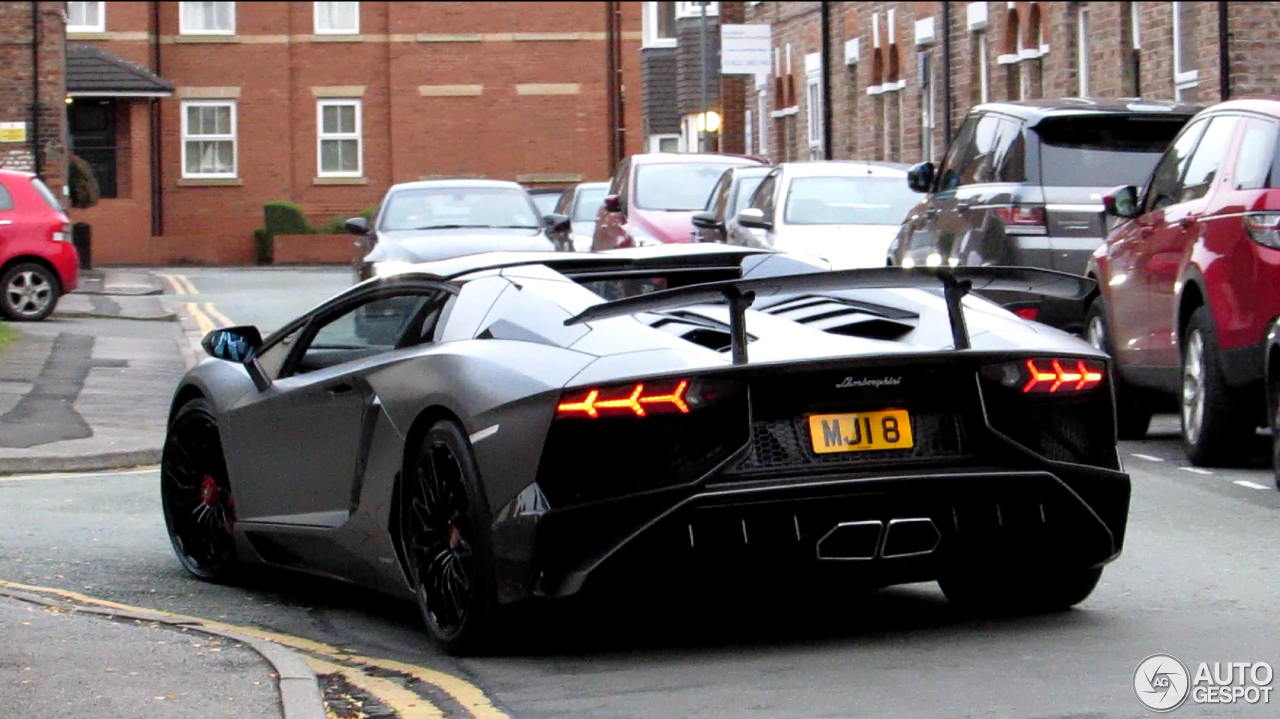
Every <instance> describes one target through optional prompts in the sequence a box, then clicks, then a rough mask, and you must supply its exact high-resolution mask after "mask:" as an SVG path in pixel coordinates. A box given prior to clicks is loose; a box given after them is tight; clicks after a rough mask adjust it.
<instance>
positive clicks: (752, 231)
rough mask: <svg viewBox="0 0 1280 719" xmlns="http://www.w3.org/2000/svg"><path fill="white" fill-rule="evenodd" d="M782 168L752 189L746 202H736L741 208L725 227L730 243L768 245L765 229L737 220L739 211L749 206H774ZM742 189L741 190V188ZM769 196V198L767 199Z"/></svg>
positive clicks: (747, 245) (748, 245)
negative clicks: (749, 225) (775, 192)
mask: <svg viewBox="0 0 1280 719" xmlns="http://www.w3.org/2000/svg"><path fill="white" fill-rule="evenodd" d="M780 172H781V170H773V171H772V172H770V173H769V174H767V175H765V176H764V178H763V179H761V180H760V181H759V182H758V183H757V184H756V187H755V189H753V190H752V191H751V194H750V196H749V197H747V199H746V201H745V202H738V203H735V204H736V205H737V206H738V208H739V209H735V210H734V218H735V219H734V221H733V222H727V223H726V224H725V227H726V228H727V230H728V232H727V234H728V244H730V245H739V246H742V247H767V246H768V245H766V244H765V241H766V239H767V238H766V233H765V231H764V230H761V229H759V228H752V227H743V226H742V225H740V224H738V222H737V219H736V217H737V213H738V212H741V210H742V209H746V208H748V207H755V208H757V209H760V210H763V209H764V206H765V205H769V206H772V204H773V193H774V191H775V190H776V189H777V179H776V177H777V175H778V173H780ZM739 191H741V190H739ZM765 198H768V199H765Z"/></svg>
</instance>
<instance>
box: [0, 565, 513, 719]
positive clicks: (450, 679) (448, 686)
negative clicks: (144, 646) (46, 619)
mask: <svg viewBox="0 0 1280 719" xmlns="http://www.w3.org/2000/svg"><path fill="white" fill-rule="evenodd" d="M0 587H7V588H9V589H13V590H18V591H25V592H33V593H38V594H45V595H53V596H57V597H61V598H63V599H66V600H70V601H72V602H75V603H78V604H87V605H93V606H99V607H106V608H110V609H116V610H122V611H126V612H131V613H138V614H152V615H159V616H162V617H165V618H167V619H173V620H179V621H182V622H183V623H195V624H199V625H203V626H205V627H209V628H211V629H218V630H221V631H226V632H234V633H237V634H243V635H246V636H250V637H253V638H255V639H263V640H266V641H270V642H275V643H277V644H283V645H284V646H287V647H290V648H292V649H295V650H297V651H299V652H301V653H302V654H303V660H304V661H306V662H307V664H309V665H310V666H311V669H312V671H314V672H316V673H317V674H321V675H325V674H340V675H341V676H342V677H343V678H344V679H346V680H347V681H348V682H349V683H351V684H352V685H354V686H356V687H358V688H360V689H363V690H364V691H366V692H368V693H370V694H372V695H374V696H376V697H377V698H378V699H379V700H381V701H382V702H383V703H384V704H386V705H387V706H389V707H391V708H392V709H393V710H395V711H396V713H397V715H398V716H399V717H401V719H437V718H443V717H444V712H443V711H441V709H440V708H439V707H437V706H436V705H434V704H432V703H431V701H429V700H428V699H426V698H423V697H422V696H421V695H419V694H418V693H417V692H415V691H413V690H412V689H410V688H409V687H408V686H407V685H406V684H402V683H401V682H400V681H397V680H396V678H403V679H405V680H408V682H409V683H410V684H411V683H412V682H414V681H417V682H421V683H423V684H426V685H429V686H430V687H433V688H435V689H436V690H439V691H441V692H443V693H444V694H445V695H447V696H448V697H449V698H450V699H451V700H453V702H454V703H456V704H457V705H458V706H460V707H462V709H463V710H464V711H466V713H467V714H468V715H470V716H471V717H472V718H473V719H510V716H509V715H508V714H507V713H506V712H504V711H502V710H501V709H499V708H498V707H496V706H494V704H493V701H492V700H490V699H489V697H488V696H487V695H486V694H485V693H484V691H483V690H482V689H480V688H479V687H477V686H476V685H474V684H472V683H470V682H468V681H466V680H465V679H462V678H460V677H455V676H453V675H452V674H446V673H444V672H441V671H436V670H434V669H427V668H426V667H420V666H417V665H415V664H407V663H405V662H397V661H393V660H390V659H378V658H375V657H366V656H360V655H358V654H352V653H350V652H347V651H344V650H342V649H338V648H337V647H334V646H331V645H328V644H323V643H321V642H316V641H312V640H310V639H304V638H302V637H295V636H291V635H289V634H281V633H279V632H271V631H265V630H262V629H258V628H257V627H245V626H237V625H234V624H226V623H224V622H217V621H212V620H209V619H201V618H198V617H189V616H185V615H182V614H174V613H172V612H165V611H161V610H158V609H147V608H145V607H135V606H130V605H128V604H121V603H119V602H112V601H107V600H105V599H98V598H96V597H90V596H86V595H84V594H81V593H79V592H73V591H69V590H66V589H58V588H55V587H41V586H34V585H30V584H20V583H18V582H9V581H5V580H0ZM370 670H372V671H370ZM393 677H395V678H393Z"/></svg>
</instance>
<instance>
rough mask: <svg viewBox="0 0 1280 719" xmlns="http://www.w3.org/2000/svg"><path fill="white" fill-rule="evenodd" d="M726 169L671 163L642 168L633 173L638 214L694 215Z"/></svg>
mask: <svg viewBox="0 0 1280 719" xmlns="http://www.w3.org/2000/svg"><path fill="white" fill-rule="evenodd" d="M727 169H728V165H725V164H724V163H710V162H708V163H696V162H672V163H666V164H661V165H643V166H641V167H640V169H639V170H638V171H637V172H636V202H635V206H636V207H638V208H639V209H641V210H665V211H667V212H695V211H697V210H701V209H703V208H704V207H706V206H707V198H708V197H710V196H711V190H712V188H714V187H715V186H716V183H717V182H718V181H719V180H720V176H721V175H723V174H724V171H725V170H727Z"/></svg>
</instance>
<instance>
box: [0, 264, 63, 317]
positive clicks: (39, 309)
mask: <svg viewBox="0 0 1280 719" xmlns="http://www.w3.org/2000/svg"><path fill="white" fill-rule="evenodd" d="M61 295H62V285H61V283H60V282H59V281H58V276H57V275H56V274H54V272H53V271H52V270H50V269H49V268H48V267H45V266H44V265H39V264H36V263H34V262H23V263H20V264H17V265H14V266H13V267H10V268H9V270H8V271H7V272H5V273H4V276H3V277H0V316H3V317H4V318H5V319H7V320H9V321H10V322H39V321H40V320H42V319H44V318H46V317H48V316H49V315H50V314H52V313H53V310H54V308H55V307H57V306H58V298H59V297H60V296H61Z"/></svg>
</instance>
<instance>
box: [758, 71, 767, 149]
mask: <svg viewBox="0 0 1280 719" xmlns="http://www.w3.org/2000/svg"><path fill="white" fill-rule="evenodd" d="M768 118H769V91H768V90H766V89H765V88H760V89H759V90H757V91H756V124H757V126H758V127H757V130H758V131H759V133H760V142H758V143H756V144H757V145H758V146H759V148H760V154H761V155H762V156H764V157H768V156H769V119H768Z"/></svg>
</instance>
